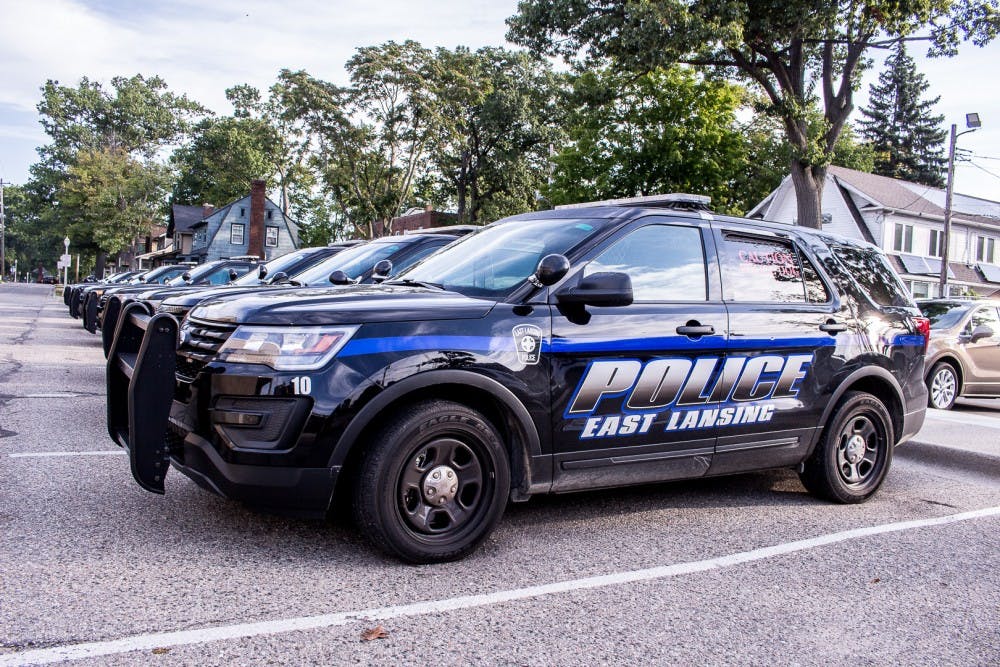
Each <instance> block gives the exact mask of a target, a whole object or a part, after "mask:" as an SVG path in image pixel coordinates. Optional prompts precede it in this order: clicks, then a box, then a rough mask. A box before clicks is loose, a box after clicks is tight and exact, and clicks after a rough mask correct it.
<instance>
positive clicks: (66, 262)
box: [60, 236, 69, 289]
mask: <svg viewBox="0 0 1000 667" xmlns="http://www.w3.org/2000/svg"><path fill="white" fill-rule="evenodd" d="M63 247H64V248H65V252H63V256H62V257H61V258H60V259H62V265H63V289H65V288H66V284H67V283H68V282H69V237H68V236H67V237H66V238H64V239H63Z"/></svg>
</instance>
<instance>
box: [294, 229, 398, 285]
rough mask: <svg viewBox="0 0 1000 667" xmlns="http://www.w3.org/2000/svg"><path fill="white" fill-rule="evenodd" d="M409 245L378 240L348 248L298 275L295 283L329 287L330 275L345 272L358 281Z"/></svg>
mask: <svg viewBox="0 0 1000 667" xmlns="http://www.w3.org/2000/svg"><path fill="white" fill-rule="evenodd" d="M407 243H408V242H407ZM407 243H404V242H402V241H399V240H397V241H393V240H385V241H383V240H376V241H372V242H370V243H366V244H364V245H359V246H354V247H353V248H348V249H347V250H344V251H342V252H339V253H337V254H336V255H334V256H333V257H331V258H330V259H328V260H326V261H325V262H323V263H321V264H317V265H316V266H314V267H313V268H311V269H308V270H307V271H303V272H302V273H300V274H298V275H296V276H295V282H298V283H301V284H303V285H311V286H322V285H328V284H329V282H330V274H331V273H333V272H334V271H343V272H344V273H346V274H347V275H348V276H349V277H350V278H351V280H357V279H358V278H360V277H361V276H362V275H364V274H365V272H367V271H371V269H372V267H374V266H375V265H376V264H377V263H378V262H380V261H381V260H383V259H386V258H388V257H391V256H392V255H394V254H396V253H397V252H398V251H399V250H400V249H401V248H403V247H404V246H405V245H407Z"/></svg>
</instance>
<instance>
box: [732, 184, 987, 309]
mask: <svg viewBox="0 0 1000 667" xmlns="http://www.w3.org/2000/svg"><path fill="white" fill-rule="evenodd" d="M944 200H945V191H944V190H943V189H941V188H934V187H929V186H926V185H919V184H917V183H909V182H907V181H900V180H896V179H892V178H886V177H885V176H876V175H875V174H866V173H864V172H860V171H854V170H853V169H846V168H844V167H836V166H831V167H830V168H829V169H828V170H827V175H826V184H825V186H824V188H823V218H824V222H823V229H824V230H828V231H831V232H835V233H837V234H843V235H844V236H849V237H852V238H856V239H863V240H865V241H868V242H870V243H874V244H876V245H878V246H879V247H881V248H882V249H883V250H885V251H886V253H887V254H888V255H889V257H890V259H891V260H892V263H893V266H894V267H895V268H896V271H897V272H898V273H899V274H900V276H901V277H902V278H903V280H904V281H905V282H906V284H907V285H908V286H909V288H910V291H911V292H912V293H913V296H915V297H917V298H920V297H928V296H938V295H939V277H940V274H941V250H942V248H943V243H942V241H943V239H944ZM747 216H748V217H751V218H762V219H766V220H773V221H776V222H785V223H790V224H794V223H795V216H796V206H795V191H794V187H793V185H792V180H791V177H786V178H785V180H784V181H782V182H781V185H779V186H778V188H777V189H776V190H775V191H774V192H772V193H771V194H769V195H768V196H767V197H766V198H765V199H764V201H762V202H761V203H759V204H757V206H755V207H754V208H753V209H752V210H751V211H750V212H749V213H748V214H747ZM948 287H949V293H950V294H951V295H957V294H970V293H975V294H976V295H978V296H986V295H992V294H995V293H1000V202H995V201H990V200H988V199H979V198H977V197H969V196H967V195H960V194H957V193H956V194H955V195H954V196H953V201H952V218H951V234H950V243H949V247H948Z"/></svg>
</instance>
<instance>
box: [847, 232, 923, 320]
mask: <svg viewBox="0 0 1000 667" xmlns="http://www.w3.org/2000/svg"><path fill="white" fill-rule="evenodd" d="M831 247H832V249H833V254H834V255H836V257H837V259H838V260H840V263H841V264H843V266H844V267H845V268H846V269H847V272H848V273H849V274H850V276H851V277H852V278H853V279H854V280H855V281H856V282H857V283H858V285H859V286H860V287H861V289H862V290H864V292H865V294H867V295H868V298H870V299H871V300H872V301H873V302H874V303H875V304H876V305H879V306H912V305H913V300H912V299H911V298H910V294H909V292H907V291H906V288H905V287H904V286H903V283H901V282H900V280H899V276H897V275H896V272H895V271H893V270H892V267H891V266H889V263H888V261H887V260H886V258H885V255H883V254H882V253H880V252H879V251H877V250H873V249H862V248H856V247H852V246H846V245H834V246H831Z"/></svg>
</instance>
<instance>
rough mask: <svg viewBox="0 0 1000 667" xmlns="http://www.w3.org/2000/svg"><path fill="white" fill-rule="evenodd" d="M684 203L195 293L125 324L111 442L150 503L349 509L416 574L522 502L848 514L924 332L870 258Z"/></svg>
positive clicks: (905, 397)
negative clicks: (649, 488)
mask: <svg viewBox="0 0 1000 667" xmlns="http://www.w3.org/2000/svg"><path fill="white" fill-rule="evenodd" d="M706 204H707V199H706V198H696V197H691V196H689V195H675V196H668V197H663V198H649V197H644V198H638V199H637V200H632V201H620V202H613V203H611V204H608V203H595V204H593V205H587V206H580V207H577V208H568V209H557V210H554V211H543V212H537V213H529V214H524V215H518V216H514V217H511V218H507V219H504V220H501V221H498V222H496V223H494V224H492V225H489V226H487V227H486V228H484V229H483V230H481V231H479V232H477V233H475V234H470V235H469V236H466V237H464V238H462V239H460V240H458V241H457V242H455V243H453V244H451V245H450V246H448V247H447V248H445V249H443V250H441V251H439V252H438V253H436V254H434V255H432V256H431V257H429V258H427V259H425V260H424V261H423V262H421V263H419V264H417V265H415V266H414V267H412V268H411V269H410V270H408V271H406V272H404V273H402V274H400V275H398V276H396V277H395V278H393V279H390V280H386V281H385V282H383V283H381V284H378V285H343V286H340V287H334V288H326V289H310V290H305V289H302V290H297V289H291V290H267V291H257V292H254V293H251V294H242V295H237V296H233V297H225V296H219V297H213V298H211V299H209V300H207V301H203V302H201V303H200V304H198V305H196V306H195V307H194V308H193V309H192V310H191V311H190V312H189V313H188V315H187V317H186V318H185V319H184V320H183V323H180V324H179V323H178V322H177V320H176V319H175V318H174V317H173V316H172V315H170V314H168V313H158V314H154V315H152V316H150V315H147V314H145V313H143V312H142V309H141V308H139V307H138V304H136V305H135V308H134V310H135V311H137V312H133V310H132V309H127V310H126V311H123V313H122V315H121V318H122V324H121V326H120V327H119V334H118V336H116V338H115V340H114V344H113V347H112V350H111V356H110V358H109V361H108V366H107V369H108V377H107V388H108V389H107V391H108V397H107V405H108V431H109V433H110V434H111V436H112V437H113V438H114V439H115V441H116V442H118V443H119V444H121V445H123V446H124V447H126V448H127V449H128V452H129V458H130V466H131V470H132V473H133V476H134V478H135V479H136V481H137V482H138V483H139V485H140V486H142V487H143V488H145V489H147V490H149V491H153V492H155V493H163V492H164V488H165V487H164V477H165V475H166V474H167V472H168V470H169V469H170V468H174V469H176V470H178V471H180V472H181V473H183V474H185V475H187V476H188V477H190V478H191V479H193V480H195V481H196V482H197V484H198V485H199V486H201V487H202V488H204V489H207V490H210V491H213V492H215V493H218V494H221V495H224V496H226V497H229V498H233V499H238V500H241V501H244V502H246V503H248V504H252V505H257V506H262V507H268V508H276V509H278V508H280V509H283V510H288V511H295V512H297V513H305V514H310V513H311V514H314V515H323V514H325V513H326V512H328V511H331V510H332V511H335V512H336V511H343V510H344V509H345V508H346V509H347V510H348V511H353V513H354V517H355V520H356V523H357V525H358V526H359V528H360V530H361V531H362V532H363V533H364V534H365V535H366V536H367V537H368V538H369V539H370V540H371V541H372V542H373V543H374V544H375V545H377V546H378V547H380V548H381V549H383V550H384V551H386V552H387V553H389V554H392V555H394V556H396V557H398V558H401V559H403V560H406V561H410V562H416V563H428V562H438V561H446V560H453V559H456V558H461V557H463V556H465V555H467V554H469V553H470V552H472V551H473V550H474V549H475V548H476V547H477V546H478V545H479V544H480V543H482V541H483V540H485V539H486V538H487V537H488V536H489V535H490V533H491V532H492V531H493V529H494V528H495V527H496V525H497V523H498V522H499V520H500V518H501V516H502V514H503V512H504V508H505V507H506V505H507V502H508V500H511V501H515V502H517V501H526V500H528V499H529V498H530V497H531V496H533V495H536V494H545V493H564V492H571V491H581V490H586V489H596V488H606V487H614V486H621V485H628V484H644V483H650V482H658V481H664V480H676V479H691V478H697V477H703V476H711V475H727V474H733V473H742V472H747V471H752V470H761V469H767V468H780V467H789V468H792V469H795V470H797V471H798V472H799V475H800V479H801V480H802V483H803V484H804V486H805V488H806V489H807V490H808V491H810V492H811V493H813V494H814V495H816V496H819V497H822V498H826V499H828V500H831V501H834V502H840V503H859V502H863V501H864V500H866V499H868V498H870V497H871V496H872V495H873V494H874V493H875V492H876V491H877V490H878V489H879V487H880V486H881V485H882V482H883V480H884V479H885V476H886V474H887V472H888V470H889V467H890V464H891V461H892V456H893V449H894V447H895V446H896V445H897V444H899V443H900V442H902V441H905V440H906V439H908V438H910V437H912V436H913V435H914V434H916V433H917V431H918V430H919V429H920V426H921V425H922V423H923V419H924V413H925V411H926V406H927V389H926V387H925V386H924V383H923V359H924V351H925V346H926V344H927V337H928V335H929V327H928V321H927V319H926V318H925V317H923V316H922V315H921V314H920V311H919V310H918V309H917V307H916V304H915V303H914V302H913V300H912V298H911V297H910V296H909V293H908V292H907V290H906V288H905V287H904V286H903V285H902V283H901V282H900V281H899V278H898V277H897V276H896V275H895V273H894V271H893V270H892V267H891V266H890V265H889V263H888V261H887V259H886V257H885V255H884V254H883V253H882V252H881V251H880V250H879V249H878V248H877V247H875V246H872V245H870V244H866V243H862V242H857V241H853V240H850V239H847V238H844V237H840V236H836V235H834V234H830V233H826V232H823V231H818V230H812V229H807V228H804V227H790V226H787V225H778V224H770V223H765V222H761V221H753V220H746V219H740V218H734V217H728V216H721V215H715V214H713V213H712V212H711V211H709V210H708V209H707V206H706ZM365 247H367V246H365ZM345 501H346V502H345Z"/></svg>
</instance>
